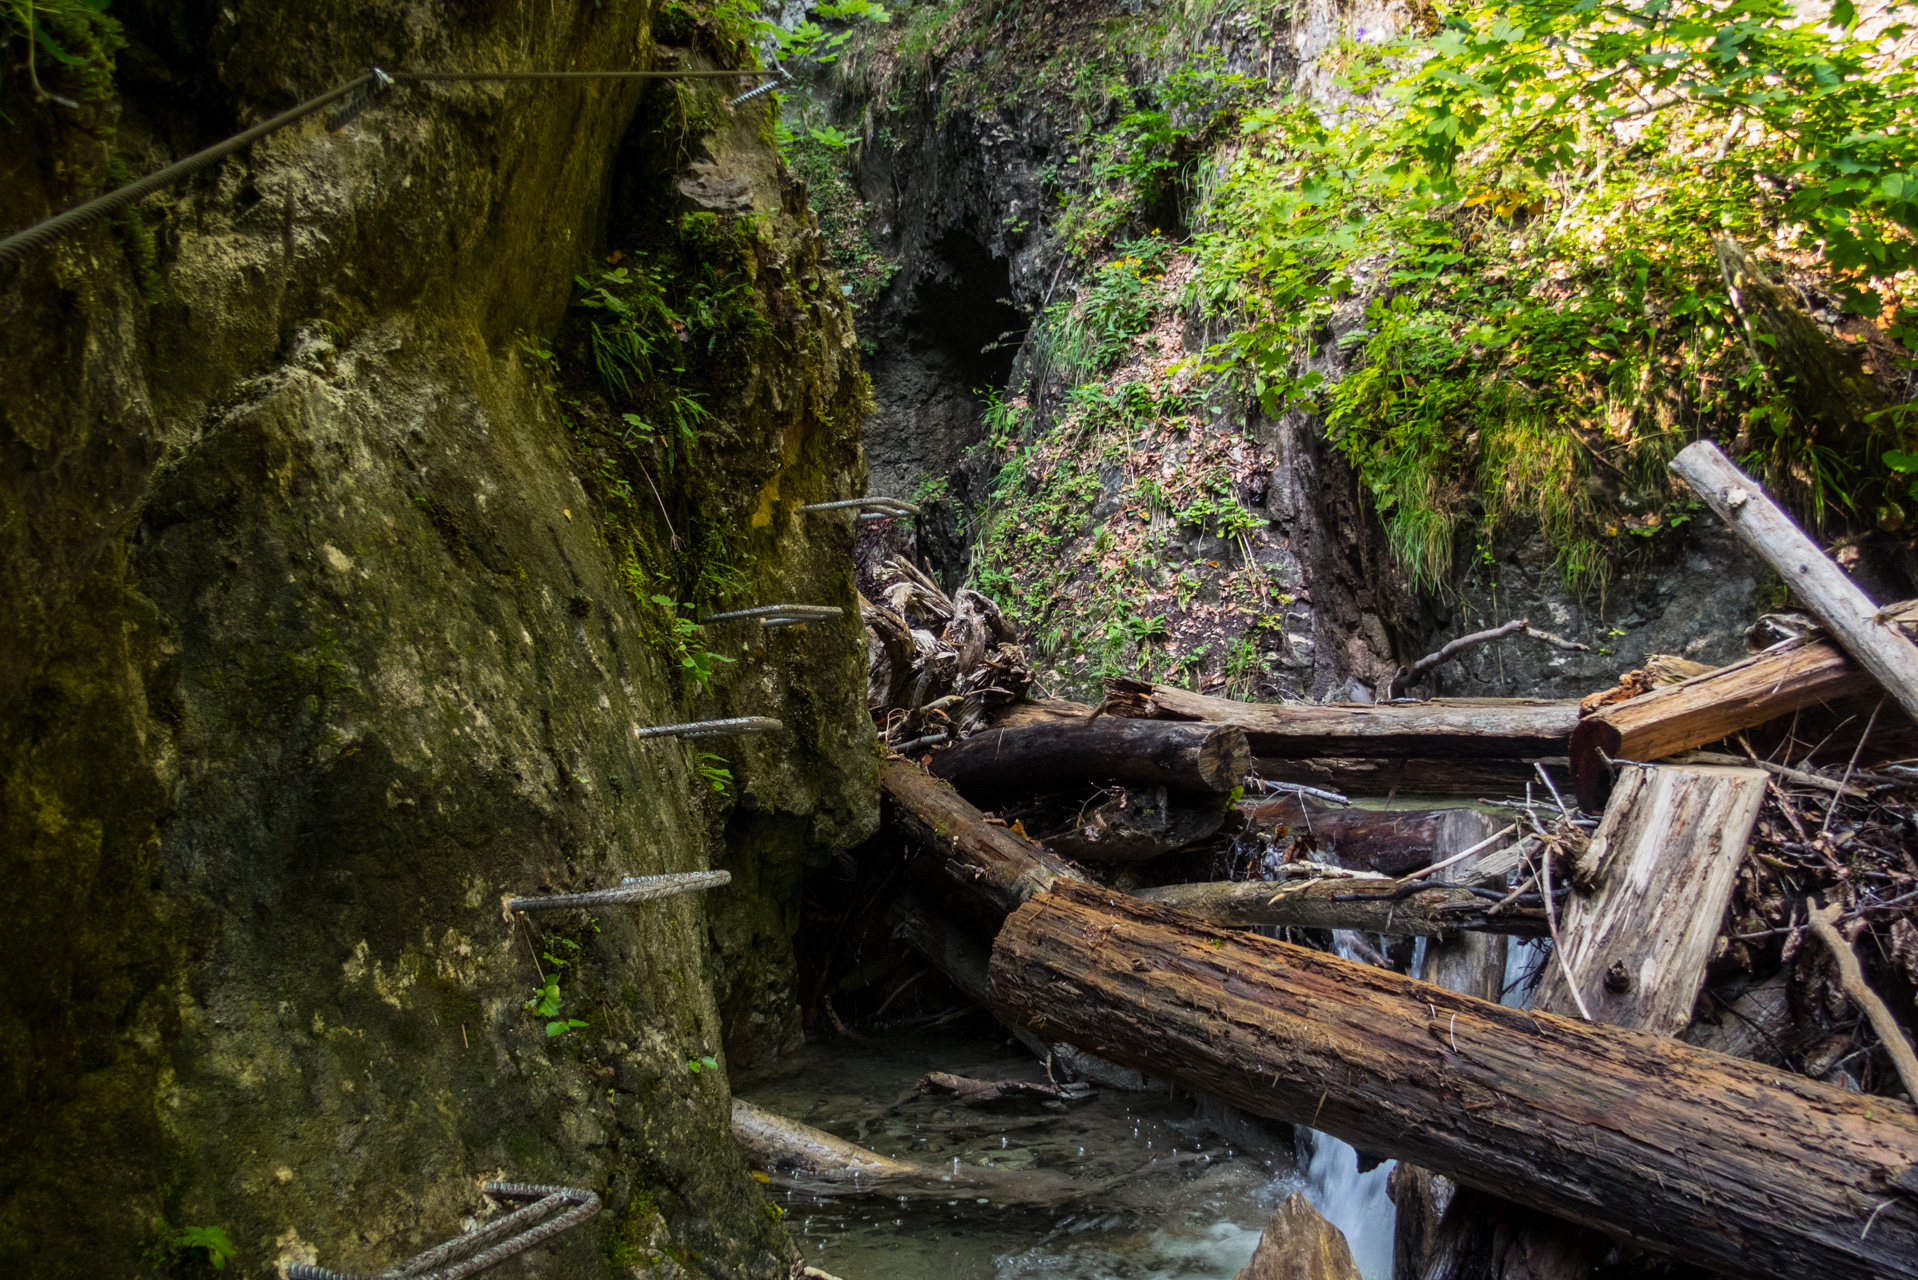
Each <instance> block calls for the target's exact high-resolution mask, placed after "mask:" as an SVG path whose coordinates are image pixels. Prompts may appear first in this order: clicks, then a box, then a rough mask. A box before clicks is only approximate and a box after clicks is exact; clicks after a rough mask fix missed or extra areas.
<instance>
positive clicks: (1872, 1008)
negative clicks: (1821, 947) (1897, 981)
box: [1811, 902, 1918, 1099]
mask: <svg viewBox="0 0 1918 1280" xmlns="http://www.w3.org/2000/svg"><path fill="white" fill-rule="evenodd" d="M1838 913H1839V906H1838V904H1837V903H1836V902H1833V903H1831V904H1829V905H1827V906H1822V907H1813V908H1812V909H1811V931H1812V932H1813V933H1814V934H1816V935H1817V936H1818V940H1819V941H1820V942H1822V943H1824V944H1825V945H1826V946H1827V947H1829V948H1830V949H1831V954H1832V959H1834V960H1836V961H1837V962H1838V981H1839V983H1840V984H1841V985H1842V986H1843V987H1844V989H1845V994H1846V995H1848V996H1850V997H1851V999H1852V1001H1853V1003H1855V1004H1856V1005H1857V1006H1858V1007H1859V1008H1861V1009H1863V1010H1864V1011H1865V1016H1866V1017H1868V1018H1870V1019H1871V1025H1872V1029H1873V1030H1875V1031H1877V1033H1878V1038H1879V1039H1880V1040H1882V1041H1884V1044H1885V1052H1886V1053H1888V1054H1890V1055H1891V1061H1892V1064H1893V1065H1894V1066H1896V1067H1897V1068H1898V1078H1899V1079H1901V1080H1903V1081H1904V1082H1905V1093H1906V1094H1908V1095H1909V1096H1910V1097H1912V1098H1913V1099H1918V1054H1914V1053H1913V1052H1912V1049H1911V1042H1910V1041H1909V1040H1907V1039H1905V1033H1904V1031H1903V1030H1902V1029H1901V1028H1900V1027H1899V1025H1898V1020H1897V1019H1896V1018H1894V1017H1892V1016H1891V1009H1890V1007H1889V1006H1888V1005H1886V1004H1885V1002H1884V1001H1883V1000H1881V999H1879V998H1878V993H1877V992H1876V991H1873V990H1872V989H1871V988H1870V987H1868V986H1866V985H1865V972H1864V970H1863V969H1862V968H1860V967H1859V964H1858V953H1857V952H1855V951H1853V950H1852V949H1851V944H1850V943H1849V942H1846V941H1845V935H1844V934H1842V933H1840V932H1838V926H1837V923H1836V922H1837V920H1838Z"/></svg>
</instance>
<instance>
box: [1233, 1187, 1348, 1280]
mask: <svg viewBox="0 0 1918 1280" xmlns="http://www.w3.org/2000/svg"><path fill="white" fill-rule="evenodd" d="M1233 1280H1360V1276H1359V1267H1358V1264H1357V1263H1356V1262H1354V1261H1352V1247H1351V1246H1350V1245H1348V1244H1347V1243H1346V1242H1345V1233H1344V1232H1342V1231H1340V1230H1339V1229H1338V1228H1337V1227H1335V1226H1333V1225H1332V1224H1331V1223H1329V1222H1327V1221H1326V1220H1325V1219H1324V1218H1322V1217H1320V1216H1319V1211H1318V1210H1317V1209H1314V1208H1313V1207H1312V1202H1311V1201H1309V1200H1307V1199H1306V1198H1305V1197H1304V1196H1303V1195H1301V1194H1300V1193H1299V1192H1297V1191H1294V1192H1293V1193H1292V1194H1291V1195H1290V1196H1288V1197H1286V1200H1285V1203H1284V1204H1282V1205H1280V1206H1279V1207H1278V1208H1277V1209H1274V1210H1273V1211H1272V1217H1271V1220H1270V1221H1268V1222H1267V1223H1266V1224H1265V1231H1264V1232H1263V1233H1262V1234H1260V1236H1259V1247H1258V1248H1257V1249H1256V1250H1254V1251H1253V1254H1252V1261H1250V1262H1248V1263H1246V1264H1245V1268H1244V1269H1243V1270H1241V1271H1240V1272H1239V1274H1238V1275H1237V1276H1235V1277H1234V1278H1233Z"/></svg>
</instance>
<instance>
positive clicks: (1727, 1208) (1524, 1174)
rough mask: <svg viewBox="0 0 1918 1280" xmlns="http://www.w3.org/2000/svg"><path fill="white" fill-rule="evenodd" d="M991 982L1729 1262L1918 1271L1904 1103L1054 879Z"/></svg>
mask: <svg viewBox="0 0 1918 1280" xmlns="http://www.w3.org/2000/svg"><path fill="white" fill-rule="evenodd" d="M990 990H991V996H992V1001H993V1006H994V1008H995V1009H996V1010H997V1011H998V1012H999V1013H1000V1016H1001V1017H1004V1018H1008V1019H1012V1020H1016V1021H1019V1022H1021V1023H1023V1024H1024V1025H1026V1026H1028V1027H1030V1028H1032V1029H1034V1030H1035V1031H1037V1032H1038V1033H1039V1034H1040V1035H1041V1036H1042V1037H1043V1038H1045V1039H1048V1040H1053V1039H1060V1040H1067V1041H1070V1042H1072V1043H1075V1044H1079V1045H1083V1046H1085V1047H1087V1048H1090V1049H1093V1050H1094V1051H1095V1052H1098V1053H1101V1054H1104V1055H1107V1056H1109V1057H1111V1058H1113V1059H1114V1060H1117V1061H1120V1062H1123V1063H1126V1064H1129V1065H1132V1066H1135V1067H1137V1068H1139V1069H1140V1070H1142V1071H1146V1072H1150V1073H1151V1074H1154V1075H1159V1076H1163V1077H1165V1078H1167V1079H1169V1080H1172V1081H1174V1082H1176V1083H1178V1084H1181V1085H1184V1086H1186V1087H1188V1088H1191V1089H1192V1090H1194V1091H1195V1092H1197V1091H1203V1092H1204V1093H1206V1094H1208V1095H1210V1096H1212V1097H1215V1098H1218V1099H1220V1100H1221V1101H1224V1102H1227V1103H1230V1104H1231V1105H1233V1106H1236V1107H1240V1108H1242V1109H1244V1110H1246V1111H1249V1112H1252V1113H1253V1114H1256V1115H1263V1116H1270V1117H1273V1118H1275V1119H1280V1120H1286V1121H1291V1122H1293V1123H1298V1124H1306V1125H1310V1126H1312V1127H1314V1128H1318V1129H1323V1130H1325V1131H1327V1132H1329V1133H1332V1134H1335V1135H1337V1136H1339V1137H1341V1138H1343V1139H1345V1140H1346V1141H1348V1142H1351V1143H1353V1144H1354V1145H1356V1146H1358V1147H1360V1148H1361V1149H1364V1150H1369V1151H1374V1152H1379V1153H1384V1154H1390V1155H1394V1156H1398V1157H1400V1158H1403V1159H1407V1160H1411V1161H1414V1162H1416V1163H1418V1164H1420V1165H1423V1166H1425V1167H1427V1168H1430V1169H1433V1170H1436V1171H1437V1172H1439V1173H1442V1174H1444V1175H1446V1176H1447V1177H1450V1178H1454V1179H1456V1180H1457V1181H1459V1182H1461V1183H1464V1184H1467V1185H1471V1186H1476V1187H1479V1188H1481V1189H1483V1190H1486V1191H1489V1192H1492V1193H1494V1194H1497V1195H1501V1196H1504V1197H1506V1198H1508V1199H1512V1200H1515V1201H1517V1202H1519V1203H1522V1204H1527V1205H1530V1206H1531V1207H1533V1208H1536V1209H1539V1210H1541V1211H1544V1212H1547V1213H1551V1214H1555V1215H1558V1216H1560V1217H1564V1218H1568V1219H1571V1220H1572V1221H1575V1222H1579V1223H1582V1224H1585V1225H1588V1226H1591V1227H1593V1228H1594V1229H1597V1230H1601V1231H1604V1232H1607V1233H1609V1234H1612V1235H1614V1236H1618V1237H1621V1238H1624V1239H1627V1240H1630V1241H1632V1242H1634V1243H1637V1244H1640V1245H1643V1246H1645V1247H1648V1248H1652V1249H1657V1250H1661V1251H1664V1252H1669V1253H1671V1254H1674V1255H1677V1256H1678V1257H1681V1258H1685V1259H1688V1260H1691V1261H1694V1262H1697V1263H1699V1264H1701V1265H1703V1266H1707V1267H1712V1268H1715V1269H1717V1270H1719V1271H1722V1272H1725V1273H1727V1274H1731V1275H1744V1276H1756V1277H1775V1278H1777V1280H1805V1277H1808V1276H1841V1275H1842V1276H1875V1277H1887V1278H1905V1280H1911V1278H1913V1277H1918V1197H1914V1196H1911V1195H1908V1194H1906V1193H1904V1192H1902V1191H1900V1190H1898V1189H1896V1188H1895V1186H1894V1185H1893V1184H1894V1180H1895V1179H1897V1178H1899V1177H1901V1176H1904V1173H1905V1171H1906V1170H1907V1169H1910V1168H1911V1167H1912V1166H1913V1165H1914V1164H1918V1113H1915V1112H1914V1111H1913V1109H1912V1107H1911V1106H1910V1105H1909V1104H1907V1103H1902V1102H1894V1101H1891V1100H1889V1099H1886V1098H1882V1097H1863V1096H1860V1095H1855V1094H1849V1093H1845V1092H1843V1091H1842V1090H1839V1089H1835V1088H1832V1087H1830V1086H1827V1085H1821V1084H1817V1083H1815V1082H1812V1081H1809V1080H1803V1079H1794V1078H1790V1077H1786V1076H1784V1075H1781V1074H1780V1073H1778V1072H1776V1071H1774V1070H1772V1069H1769V1068H1766V1067H1761V1066H1758V1065H1757V1064H1754V1063H1748V1062H1741V1061H1738V1060H1736V1059H1732V1058H1725V1057H1721V1056H1719V1055H1717V1054H1711V1053H1705V1052H1702V1051H1700V1050H1696V1049H1693V1048H1690V1047H1689V1046H1687V1045H1684V1044H1681V1043H1679V1042H1677V1041H1674V1040H1668V1039H1663V1038H1660V1037H1656V1036H1650V1035H1646V1034H1644V1033H1641V1032H1634V1031H1622V1030H1618V1029H1616V1028H1611V1027H1605V1026H1593V1025H1588V1024H1584V1023H1579V1022H1574V1021H1571V1020H1569V1019H1565V1018H1559V1017H1555V1016H1552V1015H1550V1014H1542V1013H1532V1012H1527V1011H1524V1010H1517V1009H1506V1008H1503V1007H1501V1006H1498V1005H1494V1004H1491V1003H1488V1002H1486V1001H1482V1000H1474V999H1472V998H1470V997H1468V996H1463V995H1458V994H1455V993H1453V992H1449V991H1445V990H1443V989H1441V988H1439V987H1435V986H1432V985H1430V984H1428V983H1422V982H1417V981H1414V980H1412V979H1409V978H1404V977H1400V976H1398V975H1397V974H1393V973H1391V972H1388V971H1386V970H1381V969H1372V968H1368V967H1366V966H1363V965H1358V964H1353V963H1351V962H1348V961H1343V960H1339V959H1337V958H1335V957H1332V956H1328V955H1324V954H1322V953H1319V952H1315V951H1311V950H1309V949H1307V948H1304V947H1295V946H1289V945H1287V944H1285V943H1281V942H1274V941H1271V940H1269V939H1264V938H1258V937H1249V936H1241V937H1236V938H1234V939H1231V940H1227V939H1224V938H1221V937H1220V936H1219V933H1218V932H1217V930H1216V929H1215V928H1213V927H1211V926H1208V925H1206V924H1204V923H1203V922H1201V921H1198V920H1194V919H1192V918H1191V917H1189V916H1183V915H1181V914H1180V913H1177V912H1174V911H1170V910H1167V909H1165V908H1163V907H1159V906H1156V905H1153V904H1150V903H1145V902H1140V901H1137V900H1136V899H1130V898H1127V897H1125V896H1123V895H1120V894H1116V893H1112V892H1109V891H1106V890H1102V889H1098V888H1095V887H1093V886H1090V885H1080V884H1073V883H1068V882H1061V883H1058V884H1057V885H1056V886H1055V887H1054V888H1053V889H1052V890H1051V891H1049V892H1047V893H1045V894H1043V895H1042V896H1040V897H1038V898H1035V899H1034V900H1033V901H1031V902H1029V903H1027V904H1026V905H1025V906H1023V907H1021V908H1020V909H1019V910H1018V911H1016V912H1015V913H1014V914H1013V915H1012V917H1011V918H1010V919H1008V920H1007V922H1006V925H1005V927H1004V929H1002V930H1001V932H1000V934H999V939H998V941H997V943H996V944H995V945H994V948H993V956H992V968H991V987H990ZM1867 1226H1869V1227H1870V1229H1869V1230H1866V1228H1867Z"/></svg>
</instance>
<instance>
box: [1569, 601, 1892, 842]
mask: <svg viewBox="0 0 1918 1280" xmlns="http://www.w3.org/2000/svg"><path fill="white" fill-rule="evenodd" d="M1885 612H1886V613H1887V614H1888V615H1890V617H1891V618H1892V619H1893V620H1894V621H1895V622H1897V623H1898V625H1899V627H1900V628H1901V629H1913V628H1918V600H1908V601H1905V602H1904V603H1902V604H1897V605H1893V606H1891V607H1890V608H1889V609H1887V610H1886V611H1885ZM1887 630H1889V628H1887ZM1876 683H1877V682H1876V681H1874V680H1873V679H1872V676H1871V673H1870V672H1868V671H1866V670H1864V669H1863V668H1862V667H1860V666H1859V665H1858V664H1857V663H1855V662H1853V661H1852V660H1851V659H1850V658H1848V657H1846V656H1845V651H1844V650H1843V649H1841V648H1839V646H1838V645H1837V644H1836V643H1834V642H1833V641H1831V640H1829V639H1816V640H1810V641H1807V642H1806V643H1803V644H1797V645H1792V646H1790V647H1786V648H1781V649H1768V650H1766V651H1765V652H1764V653H1759V654H1754V655H1753V656H1751V657H1749V658H1746V659H1745V660H1743V661H1742V662H1734V663H1732V664H1731V665H1730V666H1728V667H1719V668H1717V669H1715V670H1712V671H1708V672H1706V673H1705V674H1703V675H1699V676H1693V677H1692V678H1691V679H1689V680H1684V681H1681V682H1679V683H1678V684H1674V685H1668V686H1667V687H1665V688H1663V689H1655V690H1653V691H1652V692H1650V693H1647V694H1643V695H1641V696H1640V697H1636V698H1632V699H1630V700H1629V701H1626V702H1615V703H1612V704H1611V705H1610V706H1605V707H1600V708H1599V709H1598V710H1596V711H1594V712H1593V713H1592V714H1591V715H1589V716H1586V717H1585V718H1584V719H1583V720H1581V721H1579V722H1578V727H1577V728H1576V729H1575V730H1574V731H1573V733H1572V746H1571V758H1572V787H1573V790H1575V791H1576V792H1577V793H1578V802H1579V804H1580V805H1582V806H1584V807H1585V808H1587V809H1591V810H1594V811H1595V810H1597V809H1598V808H1599V807H1600V806H1601V805H1602V804H1603V803H1604V795H1605V788H1606V786H1607V785H1608V779H1609V770H1608V769H1607V767H1606V765H1605V759H1606V758H1610V759H1612V760H1662V759H1664V758H1665V757H1667V756H1670V755H1673V754H1675V753H1677V752H1680V751H1685V750H1687V749H1689V748H1692V747H1700V746H1703V745H1705V744H1706V743H1708V742H1716V741H1718V740H1719V739H1720V738H1724V737H1729V736H1730V735H1732V734H1734V733H1737V732H1739V731H1740V730H1743V729H1750V728H1753V727H1755V726H1757V725H1761V724H1764V723H1765V722H1766V721H1768V720H1775V719H1777V718H1778V717H1780V716H1788V715H1790V714H1792V713H1793V712H1795V711H1802V710H1804V709H1805V708H1807V707H1812V706H1818V705H1822V704H1826V703H1831V702H1835V701H1839V700H1842V699H1845V698H1850V697H1854V696H1856V695H1858V694H1862V693H1867V692H1869V691H1870V690H1871V689H1872V688H1874V687H1875V685H1876Z"/></svg>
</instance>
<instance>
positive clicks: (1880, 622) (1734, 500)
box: [1671, 440, 1918, 720]
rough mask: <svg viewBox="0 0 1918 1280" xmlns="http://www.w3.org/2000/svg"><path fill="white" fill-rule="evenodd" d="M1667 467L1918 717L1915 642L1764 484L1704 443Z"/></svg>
mask: <svg viewBox="0 0 1918 1280" xmlns="http://www.w3.org/2000/svg"><path fill="white" fill-rule="evenodd" d="M1671 470H1672V472H1673V474H1675V475H1677V476H1678V477H1679V479H1681V480H1683V481H1684V482H1685V483H1686V484H1688V485H1690V486H1691V487H1692V490H1693V492H1695V493H1697V494H1698V496H1699V497H1701V498H1703V499H1704V500H1705V505H1706V506H1708V507H1710V508H1711V509H1712V510H1713V511H1715V512H1717V513H1718V518H1719V519H1720V520H1723V521H1724V522H1725V523H1726V524H1727V525H1730V526H1731V530H1732V532H1733V533H1736V534H1737V535H1738V536H1739V538H1740V539H1742V540H1743V541H1744V543H1745V545H1746V546H1747V547H1750V548H1751V549H1752V550H1753V551H1754V552H1756V553H1757V555H1758V558H1759V559H1761V560H1763V561H1764V562H1765V563H1766V564H1768V565H1770V566H1771V567H1772V570H1773V571H1774V572H1776V573H1777V574H1778V576H1779V577H1781V578H1783V579H1784V580H1785V585H1786V586H1787V587H1788V588H1790V590H1791V593H1792V595H1793V596H1795V597H1797V599H1798V600H1800V601H1801V602H1803V604H1804V606H1805V608H1806V609H1807V610H1808V611H1809V612H1810V613H1811V615H1812V616H1813V617H1815V618H1817V619H1818V620H1819V621H1820V622H1822V623H1824V624H1825V627H1826V629H1827V630H1829V631H1830V632H1831V633H1832V635H1833V637H1834V638H1836V639H1837V641H1838V643H1839V644H1840V645H1842V646H1844V649H1845V652H1847V653H1849V654H1850V655H1851V656H1852V657H1853V658H1856V659H1857V660H1858V665H1859V666H1861V667H1863V668H1865V670H1867V671H1869V672H1871V674H1872V675H1873V676H1874V677H1875V678H1876V679H1877V681H1878V683H1879V684H1880V685H1882V686H1883V687H1884V690H1885V692H1886V693H1888V694H1890V695H1891V697H1892V699H1893V700H1894V701H1896V702H1897V703H1898V705H1899V706H1901V707H1903V708H1904V709H1905V714H1906V715H1908V716H1910V717H1911V718H1912V719H1914V720H1918V645H1914V644H1913V643H1912V642H1911V641H1910V640H1909V639H1908V638H1906V636H1905V634H1904V632H1903V631H1901V630H1900V629H1899V628H1898V627H1897V626H1895V625H1893V623H1892V621H1891V619H1890V618H1889V617H1888V616H1887V615H1886V612H1885V611H1884V610H1882V609H1880V608H1879V607H1878V606H1877V605H1875V604H1873V603H1872V602H1871V598H1870V597H1869V596H1867V595H1866V594H1865V593H1864V592H1863V591H1861V590H1859V588H1858V584H1857V583H1855V582H1853V581H1852V580H1851V579H1850V578H1849V577H1848V576H1846V574H1845V571H1844V570H1843V569H1840V568H1839V567H1838V566H1837V565H1836V564H1833V563H1832V561H1831V560H1830V559H1829V558H1828V557H1827V556H1826V555H1825V553H1824V552H1823V551H1821V550H1819V548H1818V544H1817V543H1815V542H1813V541H1812V540H1811V539H1810V538H1808V537H1806V536H1805V534H1804V531H1803V530H1801V529H1800V528H1799V527H1798V526H1797V525H1795V524H1793V523H1792V520H1791V517H1790V516H1788V515H1786V514H1785V513H1784V512H1783V511H1782V510H1780V509H1779V507H1778V504H1777V503H1775V502H1773V501H1772V500H1771V499H1770V498H1769V497H1767V496H1766V494H1765V490H1764V487H1763V486H1762V485H1760V484H1759V483H1758V482H1757V481H1756V480H1753V479H1752V478H1751V477H1750V476H1748V475H1746V474H1745V473H1744V472H1742V471H1740V470H1739V469H1738V468H1737V467H1736V466H1734V465H1732V462H1731V460H1730V459H1729V458H1727V457H1726V456H1725V455H1724V454H1723V453H1722V452H1720V450H1719V448H1718V446H1717V445H1715V444H1713V443H1712V442H1711V441H1709V440H1698V441H1695V442H1693V443H1692V444H1689V445H1686V446H1685V447H1684V448H1683V449H1681V450H1679V451H1678V456H1677V457H1675V458H1673V459H1672V461H1671Z"/></svg>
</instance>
